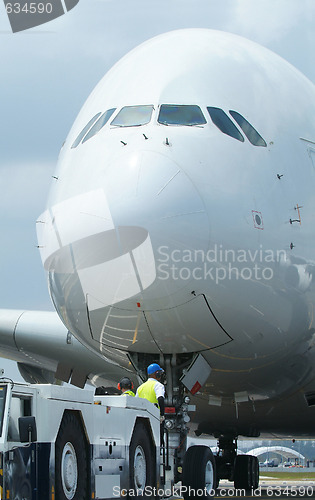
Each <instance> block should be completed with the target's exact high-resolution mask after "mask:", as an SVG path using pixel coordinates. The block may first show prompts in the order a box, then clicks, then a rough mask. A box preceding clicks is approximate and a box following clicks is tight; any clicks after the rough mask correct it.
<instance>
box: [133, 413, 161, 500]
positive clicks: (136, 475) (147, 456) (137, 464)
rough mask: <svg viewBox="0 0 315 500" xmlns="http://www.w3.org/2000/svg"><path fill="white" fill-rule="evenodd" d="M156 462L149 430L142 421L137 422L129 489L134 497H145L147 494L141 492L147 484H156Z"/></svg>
mask: <svg viewBox="0 0 315 500" xmlns="http://www.w3.org/2000/svg"><path fill="white" fill-rule="evenodd" d="M154 464H155V456H154V454H153V452H152V450H151V445H150V438H149V435H148V432H147V430H146V428H145V426H144V425H143V424H142V423H137V425H136V427H135V430H134V433H133V436H132V439H131V443H130V448H129V491H130V496H131V497H132V498H143V496H145V494H144V493H142V495H141V492H145V488H146V487H147V486H154V477H155V467H154ZM137 492H139V495H138V494H137ZM132 493H134V494H132Z"/></svg>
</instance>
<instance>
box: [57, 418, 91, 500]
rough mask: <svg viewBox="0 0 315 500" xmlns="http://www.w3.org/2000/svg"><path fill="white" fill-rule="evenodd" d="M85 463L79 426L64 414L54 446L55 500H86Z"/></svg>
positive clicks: (83, 443)
mask: <svg viewBox="0 0 315 500" xmlns="http://www.w3.org/2000/svg"><path fill="white" fill-rule="evenodd" d="M87 463H88V460H87V451H86V445H85V438H84V436H83V433H82V429H81V425H80V423H79V421H78V419H77V418H76V416H75V415H74V414H73V413H65V415H64V417H63V419H62V422H61V425H60V429H59V432H58V436H57V439H56V446H55V471H56V472H55V473H56V479H55V491H56V500H85V499H86V498H87V495H86V491H87Z"/></svg>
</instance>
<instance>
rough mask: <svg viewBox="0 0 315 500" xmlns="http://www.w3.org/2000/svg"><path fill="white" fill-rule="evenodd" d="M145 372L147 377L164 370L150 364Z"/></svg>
mask: <svg viewBox="0 0 315 500" xmlns="http://www.w3.org/2000/svg"><path fill="white" fill-rule="evenodd" d="M147 372H148V375H152V373H155V372H164V370H163V368H161V367H160V365H158V364H157V363H152V365H149V366H148V369H147Z"/></svg>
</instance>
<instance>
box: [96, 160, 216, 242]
mask: <svg viewBox="0 0 315 500" xmlns="http://www.w3.org/2000/svg"><path fill="white" fill-rule="evenodd" d="M105 191H106V198H107V200H108V205H109V207H110V211H111V215H112V217H113V221H114V224H115V226H137V227H142V228H144V229H145V230H147V231H148V233H149V235H150V238H151V242H152V245H153V247H154V249H155V250H156V249H157V247H158V246H167V247H169V249H170V250H171V249H179V250H184V249H187V250H188V249H193V248H198V249H202V248H203V247H204V246H205V242H208V240H209V221H208V216H207V213H206V210H205V206H204V203H203V200H202V199H201V197H200V196H199V193H198V191H197V189H196V188H195V186H194V185H193V183H192V182H191V180H190V179H189V177H188V176H187V175H186V174H185V172H184V171H183V170H182V168H181V166H180V165H179V164H178V163H176V162H174V161H173V160H172V159H170V158H169V157H167V156H166V155H164V154H160V153H157V152H152V151H141V152H138V151H135V152H133V153H125V154H122V155H121V156H119V157H118V158H116V160H115V161H114V162H113V163H112V164H111V166H110V168H109V169H108V170H107V172H106V179H105Z"/></svg>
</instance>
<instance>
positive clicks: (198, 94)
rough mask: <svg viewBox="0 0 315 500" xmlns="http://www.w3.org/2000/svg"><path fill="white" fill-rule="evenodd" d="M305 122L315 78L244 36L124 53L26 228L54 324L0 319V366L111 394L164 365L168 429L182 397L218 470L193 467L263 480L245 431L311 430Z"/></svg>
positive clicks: (313, 210)
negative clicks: (8, 362) (123, 382)
mask: <svg viewBox="0 0 315 500" xmlns="http://www.w3.org/2000/svg"><path fill="white" fill-rule="evenodd" d="M314 116H315V88H314V85H313V84H312V82H310V81H309V80H308V79H307V78H306V77H305V76H304V75H302V74H301V73H300V72H299V71H298V70H297V69H295V68H294V67H293V66H292V65H290V64H289V63H288V62H286V61H285V60H283V59H282V58H281V57H279V56H278V55H276V54H274V53H273V52H271V51H269V50H267V49H266V48H264V47H262V46H260V45H258V44H256V43H254V42H251V41H249V40H246V39H244V38H242V37H239V36H237V35H234V34H229V33H224V32H220V31H214V30H207V29H185V30H178V31H174V32H170V33H166V34H163V35H160V36H157V37H155V38H153V39H151V40H149V41H147V42H145V43H143V44H142V45H140V46H139V47H137V48H135V49H134V50H132V51H131V52H130V53H129V54H127V55H126V56H125V57H123V58H122V59H121V60H120V61H119V62H118V63H116V64H115V65H114V67H113V68H112V69H111V70H110V71H109V72H108V73H107V74H106V75H105V76H104V78H103V79H102V80H101V81H100V83H99V84H98V85H97V86H96V88H95V89H94V91H93V92H92V94H91V95H90V97H89V98H88V99H87V101H86V103H85V104H84V106H83V108H82V110H81V111H80V113H79V115H78V117H77V119H76V120H75V122H74V125H73V127H72V128H71V130H70V132H69V135H68V137H67V139H66V141H65V143H64V144H63V146H62V148H61V151H60V155H59V159H58V164H57V168H56V172H55V175H54V179H53V183H52V187H51V192H50V195H49V200H48V204H47V209H46V210H45V211H44V212H43V214H42V215H40V217H39V218H38V220H37V233H38V247H39V250H40V253H41V258H42V262H43V266H44V268H45V270H46V272H47V277H48V286H49V291H50V294H51V298H52V302H53V304H54V307H55V309H56V311H57V314H58V315H57V314H55V313H48V312H47V313H46V312H35V311H26V312H23V311H8V310H1V311H0V345H1V350H2V354H1V355H2V356H6V357H10V358H11V359H15V360H16V361H18V362H19V366H20V369H21V372H22V374H23V375H24V376H25V378H26V380H28V381H45V380H46V381H51V380H53V379H54V378H57V379H60V380H64V381H66V382H71V383H73V384H74V385H78V386H80V387H83V386H84V384H85V382H86V381H87V380H88V381H90V382H92V383H93V384H94V385H96V386H97V385H104V386H106V387H107V389H108V390H110V388H112V387H114V386H115V383H117V377H119V376H120V375H122V374H128V373H129V375H130V376H131V377H132V376H133V377H134V380H144V379H145V373H146V367H147V366H148V365H149V364H150V363H152V362H159V363H160V364H161V365H162V366H163V368H164V370H165V374H166V381H167V398H168V404H170V405H174V406H175V408H176V413H177V417H178V419H180V417H181V416H183V414H185V411H184V410H183V405H185V401H186V402H188V399H187V394H188V393H189V397H190V399H191V403H192V404H193V405H196V412H195V414H194V415H193V418H192V420H193V421H192V428H194V429H195V432H196V434H197V435H201V434H209V435H214V436H215V437H216V438H218V446H219V452H218V454H217V457H216V466H215V465H214V461H213V459H212V458H209V455H208V454H207V453H208V452H205V450H204V447H193V448H199V450H196V449H194V450H193V451H192V452H191V453H190V455H188V458H187V459H186V471H187V469H189V468H192V464H193V463H194V461H196V462H198V463H200V464H203V465H202V466H201V469H202V468H203V470H202V472H201V476H200V478H201V477H203V478H204V477H205V474H206V473H205V471H207V470H209V468H210V473H211V474H212V476H211V477H212V479H213V477H214V475H215V472H214V471H215V467H216V475H217V476H216V479H213V482H214V483H216V484H217V482H218V480H219V479H221V478H224V477H234V482H235V485H236V486H243V485H244V484H245V485H247V486H256V485H257V468H258V460H257V458H256V457H255V459H254V458H244V457H242V458H239V457H237V458H236V449H237V439H238V436H249V437H258V436H259V435H267V434H268V435H269V436H270V435H273V436H280V435H281V436H291V435H292V436H293V435H294V436H295V437H297V436H300V437H301V436H314V434H315V433H314V419H315V408H314V406H315V373H314V366H315V325H314V304H315V295H314V283H313V276H314V272H315V257H314V230H313V228H314V222H315V196H314V180H315V170H314V169H315V120H314ZM60 320H61V321H60ZM135 376H136V377H137V378H135ZM185 398H186V399H185ZM185 408H186V409H187V407H184V409H185ZM170 425H172V424H170ZM187 453H188V452H187ZM205 453H206V454H205ZM187 474H188V476H189V473H188V472H186V476H187ZM211 474H210V475H211ZM186 479H187V478H186ZM193 481H194V478H191V477H189V478H188V479H187V482H188V483H190V482H193ZM202 481H203V479H202V478H201V479H200V484H202Z"/></svg>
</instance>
